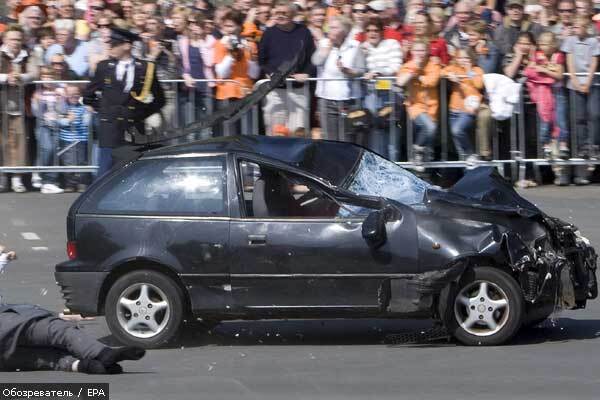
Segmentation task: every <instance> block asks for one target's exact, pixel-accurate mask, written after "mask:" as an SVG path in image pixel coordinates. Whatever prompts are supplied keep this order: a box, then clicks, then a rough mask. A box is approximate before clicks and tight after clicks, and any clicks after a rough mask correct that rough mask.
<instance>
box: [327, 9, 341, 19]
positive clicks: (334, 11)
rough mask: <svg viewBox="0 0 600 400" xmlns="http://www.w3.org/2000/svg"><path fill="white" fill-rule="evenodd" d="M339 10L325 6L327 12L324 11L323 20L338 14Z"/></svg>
mask: <svg viewBox="0 0 600 400" xmlns="http://www.w3.org/2000/svg"><path fill="white" fill-rule="evenodd" d="M340 14H341V12H340V10H338V9H337V8H335V7H332V6H329V7H327V12H326V13H325V18H326V19H325V21H328V20H329V18H331V17H335V16H338V15H340Z"/></svg>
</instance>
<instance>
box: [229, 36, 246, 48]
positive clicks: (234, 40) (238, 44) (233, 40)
mask: <svg viewBox="0 0 600 400" xmlns="http://www.w3.org/2000/svg"><path fill="white" fill-rule="evenodd" d="M229 45H230V46H231V50H241V49H243V48H244V44H243V43H242V41H241V40H240V38H239V37H237V36H230V37H229Z"/></svg>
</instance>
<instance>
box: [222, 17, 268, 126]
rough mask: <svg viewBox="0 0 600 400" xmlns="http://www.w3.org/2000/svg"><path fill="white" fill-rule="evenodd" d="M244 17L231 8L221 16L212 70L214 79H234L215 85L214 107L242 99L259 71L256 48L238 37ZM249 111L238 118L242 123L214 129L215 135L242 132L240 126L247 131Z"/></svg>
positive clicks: (249, 122)
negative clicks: (220, 32) (213, 69)
mask: <svg viewBox="0 0 600 400" xmlns="http://www.w3.org/2000/svg"><path fill="white" fill-rule="evenodd" d="M243 22H244V17H243V16H242V14H241V13H240V12H239V11H235V10H231V11H228V12H227V13H226V14H225V15H224V16H223V22H222V25H221V26H222V29H223V33H225V35H224V36H223V38H222V39H221V40H219V41H218V42H217V43H216V44H215V53H214V54H215V59H214V61H215V72H216V74H217V78H218V79H228V80H231V81H235V82H231V81H229V82H220V83H218V84H217V88H216V94H215V97H216V99H217V108H219V109H222V108H225V107H228V106H229V105H231V104H232V103H233V102H236V101H238V100H239V99H242V98H244V97H245V96H246V95H247V94H248V93H250V92H251V91H252V85H253V81H254V80H255V79H257V78H258V75H259V74H260V67H259V66H258V49H257V47H256V44H255V43H254V42H252V41H249V40H247V39H243V38H241V37H240V32H241V30H242V24H243ZM251 117H252V114H251V113H246V115H244V116H243V117H242V120H244V121H245V122H243V123H241V126H240V122H239V121H237V122H236V123H229V122H227V121H225V122H224V123H223V126H218V127H217V128H216V132H215V133H216V135H217V136H222V135H225V136H230V135H235V134H244V133H245V132H242V131H241V129H242V128H243V129H247V130H249V129H250V127H251V126H252V120H251Z"/></svg>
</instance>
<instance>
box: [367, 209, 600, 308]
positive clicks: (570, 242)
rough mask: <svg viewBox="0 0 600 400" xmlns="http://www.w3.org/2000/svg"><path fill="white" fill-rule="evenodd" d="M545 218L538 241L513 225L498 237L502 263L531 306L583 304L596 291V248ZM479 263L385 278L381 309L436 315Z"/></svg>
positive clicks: (459, 263)
mask: <svg viewBox="0 0 600 400" xmlns="http://www.w3.org/2000/svg"><path fill="white" fill-rule="evenodd" d="M544 218H545V220H544V225H545V227H546V232H547V235H545V236H543V237H540V238H538V239H537V240H535V242H534V243H525V242H524V241H523V240H522V239H521V237H520V236H519V234H517V233H515V232H512V231H508V232H505V233H504V234H502V235H501V236H502V237H501V239H499V240H498V242H496V243H497V249H498V251H499V252H501V253H504V254H503V256H502V257H501V259H502V261H501V263H502V264H504V265H506V266H508V267H509V268H511V269H512V272H513V276H514V277H515V278H516V279H517V281H518V282H519V284H520V286H521V289H522V293H523V298H524V300H525V302H526V305H527V308H528V310H531V311H532V312H533V310H534V309H536V308H544V310H546V309H548V307H550V310H551V311H552V310H557V309H568V310H572V309H579V308H585V306H586V302H587V300H592V299H595V298H596V297H597V296H598V282H597V278H596V266H597V255H596V252H595V250H594V248H593V247H592V246H591V245H590V242H589V241H588V240H587V239H586V238H584V237H583V236H581V235H580V233H579V231H578V230H577V228H576V227H575V226H573V225H571V224H567V223H564V222H563V221H560V220H559V219H555V218H550V217H544ZM500 249H502V250H500ZM499 258H500V257H499ZM497 261H500V259H497ZM475 266H476V263H472V262H471V261H470V260H469V259H468V258H466V259H462V260H458V261H456V262H453V263H452V264H451V265H447V266H445V267H444V268H443V269H440V270H435V271H429V272H425V273H422V274H414V275H411V276H407V277H406V278H397V279H390V280H387V281H385V282H383V284H382V286H381V288H380V295H379V301H380V305H381V307H382V311H385V312H386V313H392V314H396V313H398V314H405V315H407V314H408V315H412V316H415V317H418V316H427V315H432V314H433V315H434V316H435V315H436V314H438V312H437V311H438V308H437V306H438V304H439V301H440V299H442V300H444V299H446V297H447V295H448V293H449V292H448V290H449V287H450V285H451V284H452V283H458V281H459V280H460V279H461V277H462V276H463V274H464V273H465V271H467V270H468V269H469V268H472V267H475ZM444 301H445V300H444ZM551 311H550V312H551Z"/></svg>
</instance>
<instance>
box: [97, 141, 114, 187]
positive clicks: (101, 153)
mask: <svg viewBox="0 0 600 400" xmlns="http://www.w3.org/2000/svg"><path fill="white" fill-rule="evenodd" d="M112 163H113V160H112V149H111V148H110V147H98V172H96V179H100V178H101V177H102V175H104V174H105V173H107V172H108V171H110V169H111V168H112Z"/></svg>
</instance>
